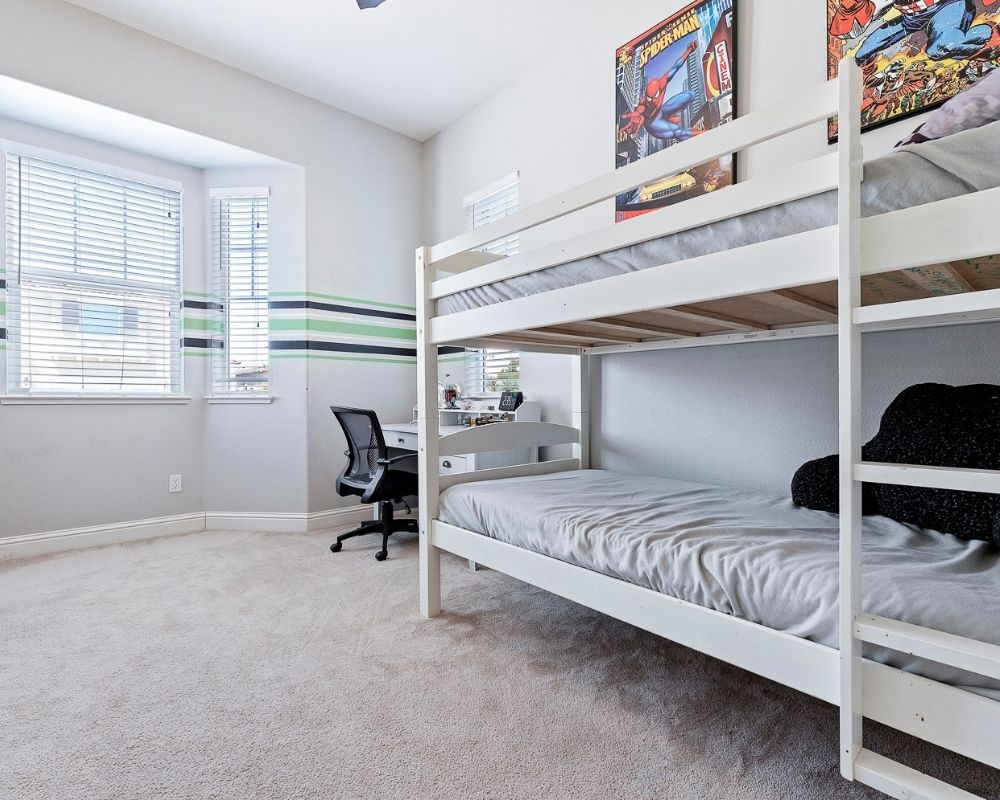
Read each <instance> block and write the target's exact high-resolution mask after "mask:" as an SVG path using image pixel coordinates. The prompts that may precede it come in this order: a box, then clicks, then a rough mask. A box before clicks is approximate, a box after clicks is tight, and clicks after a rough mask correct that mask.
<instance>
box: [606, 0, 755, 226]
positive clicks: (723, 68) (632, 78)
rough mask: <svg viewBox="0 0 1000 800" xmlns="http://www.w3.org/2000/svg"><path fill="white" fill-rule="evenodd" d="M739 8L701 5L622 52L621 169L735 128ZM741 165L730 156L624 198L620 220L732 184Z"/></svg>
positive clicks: (703, 0) (719, 0)
mask: <svg viewBox="0 0 1000 800" xmlns="http://www.w3.org/2000/svg"><path fill="white" fill-rule="evenodd" d="M733 6H734V1H733V0H697V2H694V3H691V4H690V5H689V6H687V7H686V8H684V9H683V10H682V11H679V12H677V13H676V14H673V15H672V16H670V17H669V18H667V19H665V20H664V21H663V22H661V23H660V24H659V25H657V26H655V27H653V28H651V29H650V30H648V31H646V32H645V33H644V34H642V35H641V36H639V37H637V38H636V39H633V40H632V41H631V42H629V43H628V44H626V45H623V46H622V47H619V48H618V50H617V51H616V53H615V62H616V70H615V72H616V83H617V98H618V99H617V115H618V116H617V124H616V136H615V157H616V168H620V167H624V166H625V165H626V164H631V163H632V162H634V161H638V160H639V159H641V158H646V156H651V155H653V154H655V153H659V152H660V151H661V150H663V149H664V148H667V147H674V146H676V145H681V144H683V143H684V142H686V141H688V140H689V139H692V138H693V137H695V136H699V135H701V134H703V133H706V132H707V131H710V130H712V129H714V128H718V127H719V126H720V125H725V124H726V123H727V122H731V121H732V119H733V117H734V116H735V112H736V31H735V27H734V26H735V22H736V20H735V13H736V12H735V10H734V8H733ZM734 160H735V157H734V156H726V157H725V158H721V159H719V160H717V161H713V162H711V163H709V164H702V165H701V166H699V167H694V168H693V169H690V170H688V171H687V172H683V173H681V174H680V175H673V176H669V177H667V178H664V179H663V180H659V181H656V182H655V183H652V184H650V185H648V186H640V187H638V188H636V189H633V190H631V191H629V192H626V193H624V194H621V195H619V196H618V197H617V200H616V203H615V221H616V222H621V221H623V220H626V219H629V218H631V217H635V216H638V215H640V214H645V213H647V212H649V211H653V210H655V209H658V208H663V207H664V206H669V205H673V204H674V203H678V202H680V201H682V200H687V199H688V198H691V197H697V196H698V195H701V194H705V193H706V192H712V191H715V190H716V189H720V188H722V187H724V186H729V185H731V184H732V183H733V182H734V181H735V175H736V170H735V166H734Z"/></svg>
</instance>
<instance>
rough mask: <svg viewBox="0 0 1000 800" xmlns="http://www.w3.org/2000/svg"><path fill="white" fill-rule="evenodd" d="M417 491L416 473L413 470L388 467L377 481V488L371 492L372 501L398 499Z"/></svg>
mask: <svg viewBox="0 0 1000 800" xmlns="http://www.w3.org/2000/svg"><path fill="white" fill-rule="evenodd" d="M416 493H417V475H416V473H414V472H404V471H403V470H400V469H390V470H388V471H387V472H386V473H385V475H383V476H382V480H381V481H380V482H379V487H378V489H377V490H376V491H375V492H374V493H373V494H372V497H371V500H372V502H373V503H378V502H381V501H382V500H398V499H399V498H401V497H407V496H409V495H412V494H416Z"/></svg>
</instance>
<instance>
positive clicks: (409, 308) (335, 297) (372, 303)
mask: <svg viewBox="0 0 1000 800" xmlns="http://www.w3.org/2000/svg"><path fill="white" fill-rule="evenodd" d="M269 296H270V297H314V298H316V299H318V300H339V301H340V302H342V303H359V304H361V305H368V306H378V307H380V308H398V309H400V310H402V311H416V310H417V307H416V306H404V305H399V304H398V303H382V302H379V301H378V300H364V299H362V298H360V297H344V296H342V295H339V294H320V293H319V292H270V293H269Z"/></svg>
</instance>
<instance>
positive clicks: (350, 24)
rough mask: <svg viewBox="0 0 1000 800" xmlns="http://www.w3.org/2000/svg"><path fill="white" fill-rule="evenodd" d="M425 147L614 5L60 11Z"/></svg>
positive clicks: (323, 3) (415, 1)
mask: <svg viewBox="0 0 1000 800" xmlns="http://www.w3.org/2000/svg"><path fill="white" fill-rule="evenodd" d="M69 2H72V3H74V4H75V5H78V6H81V7H82V8H86V9H89V10H91V11H95V12H97V13H98V14H102V15H104V16H105V17H109V18H111V19H114V20H117V21H119V22H122V23H124V24H125V25H129V26H130V27H133V28H137V29H138V30H141V31H145V32H146V33H149V34H151V35H153V36H156V37H158V38H160V39H165V40H167V41H169V42H172V43H174V44H177V45H180V46H181V47H185V48H187V49H189V50H193V51H194V52H196V53H200V54H202V55H205V56H208V57H209V58H213V59H215V60H217V61H221V62H222V63H224V64H228V65H230V66H233V67H236V68H238V69H241V70H243V71H244V72H249V73H251V74H253V75H257V76H259V77H261V78H265V79H267V80H269V81H271V82H273V83H276V84H279V85H280V86H285V87H287V88H289V89H293V90H295V91H297V92H300V93H302V94H305V95H309V96H310V97H314V98H316V99H317V100H322V101H323V102H325V103H329V104H330V105H333V106H337V107H338V108H342V109H344V110H346V111H350V112H351V113H354V114H357V115H358V116H360V117H364V118H366V119H369V120H372V121H373V122H377V123H379V124H380V125H384V126H386V127H388V128H392V129H394V130H397V131H400V132H401V133H405V134H407V135H408V136H412V137H413V138H415V139H418V140H421V141H423V140H425V139H427V138H429V137H430V136H432V135H433V134H434V133H436V132H437V131H439V130H441V129H442V128H445V127H447V126H448V125H449V124H450V123H451V122H453V121H454V120H456V119H457V118H458V117H460V116H461V115H462V114H463V113H465V112H466V111H468V110H469V109H470V108H473V107H474V106H476V105H477V104H479V103H480V102H482V101H483V100H484V99H486V98H487V97H489V95H491V94H492V93H493V92H495V91H496V90H497V89H499V88H500V87H501V86H503V85H504V84H505V83H507V82H508V81H510V80H511V79H512V78H514V77H515V76H516V75H518V74H520V73H521V72H523V71H525V70H528V69H530V68H531V66H532V64H535V63H537V62H538V61H539V60H541V59H542V58H544V57H545V55H547V54H548V53H549V52H551V51H552V49H554V48H555V47H557V46H559V44H560V43H565V42H567V41H572V39H573V36H574V34H575V33H576V32H577V31H579V30H582V29H584V28H585V27H587V26H589V25H592V24H594V22H595V21H596V20H599V19H601V18H603V17H604V15H606V14H608V13H611V12H613V11H614V10H615V9H616V8H619V7H620V4H621V2H622V0H386V2H385V4H384V5H382V6H380V7H378V8H373V9H368V10H365V11H361V10H360V9H358V6H357V2H356V0H181V1H180V2H178V0H141V2H137V1H136V0H69Z"/></svg>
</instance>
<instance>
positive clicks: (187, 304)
mask: <svg viewBox="0 0 1000 800" xmlns="http://www.w3.org/2000/svg"><path fill="white" fill-rule="evenodd" d="M184 308H199V309H203V310H206V311H222V303H211V302H209V301H207V300H185V301H184Z"/></svg>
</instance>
